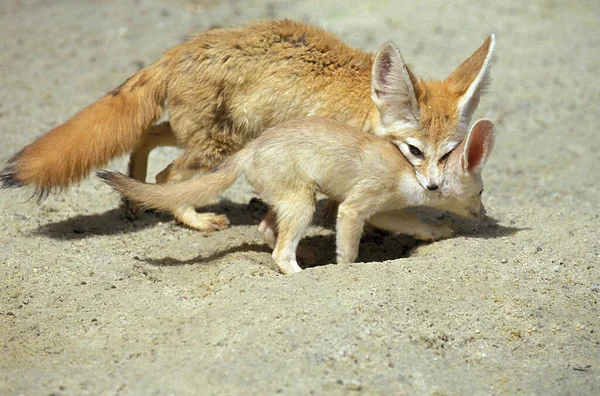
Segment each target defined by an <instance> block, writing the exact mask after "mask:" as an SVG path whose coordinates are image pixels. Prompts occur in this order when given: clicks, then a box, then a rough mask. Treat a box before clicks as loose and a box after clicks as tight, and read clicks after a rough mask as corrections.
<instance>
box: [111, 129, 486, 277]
mask: <svg viewBox="0 0 600 396" xmlns="http://www.w3.org/2000/svg"><path fill="white" fill-rule="evenodd" d="M492 144H493V125H492V123H491V122H490V121H488V120H480V121H478V122H477V123H475V125H474V126H473V128H472V129H471V131H470V133H469V136H468V137H467V139H466V140H465V142H463V144H461V146H459V147H458V148H457V149H456V150H455V151H454V152H453V153H452V155H451V156H450V158H449V160H448V164H447V168H448V169H446V173H447V178H446V181H445V183H444V184H443V185H442V187H441V188H440V190H439V191H435V192H431V191H426V190H424V189H423V188H421V186H420V185H419V182H418V181H417V180H416V178H415V174H414V170H413V168H412V166H411V165H410V164H409V163H408V161H407V160H406V158H405V157H404V155H403V154H402V153H401V152H400V150H398V148H397V147H396V145H394V144H393V143H392V142H391V141H390V140H388V139H385V138H379V137H376V136H373V135H369V134H367V133H364V132H361V131H360V130H357V129H356V128H353V127H351V126H349V125H347V124H343V123H341V122H338V121H334V120H331V119H327V118H320V117H312V118H306V119H302V120H293V121H288V122H285V123H282V124H280V125H278V126H275V127H273V128H270V129H268V130H266V131H265V132H264V133H263V134H262V135H261V136H260V137H258V138H257V139H255V140H254V141H252V142H251V143H250V144H248V145H247V146H246V148H244V149H243V150H241V151H240V152H238V153H237V154H235V155H233V156H232V157H230V158H229V159H227V160H226V161H224V162H223V163H221V164H220V165H219V166H218V167H217V168H215V169H214V170H212V171H211V172H209V173H207V174H205V175H203V176H200V177H199V178H197V179H192V180H188V181H184V182H180V183H173V184H163V185H150V184H145V183H141V182H139V181H136V180H134V179H132V178H128V177H127V176H125V175H122V174H119V173H113V172H104V173H100V174H99V176H100V177H101V178H103V179H104V180H105V181H106V182H107V183H108V184H109V185H110V186H111V187H113V188H114V189H115V190H117V191H118V192H120V193H121V194H123V195H124V196H126V197H127V198H129V199H131V200H133V201H135V202H137V203H139V204H140V205H141V206H143V207H152V208H157V209H161V210H168V211H176V210H180V209H182V208H188V207H193V206H203V205H205V204H207V203H208V202H210V201H211V200H212V199H214V198H215V197H217V196H218V195H219V194H220V193H222V192H223V191H224V190H225V189H226V188H227V187H229V186H230V185H231V184H233V182H234V181H235V180H236V179H237V177H239V176H240V175H242V174H244V175H245V176H246V179H247V180H248V182H249V183H250V184H251V185H252V186H253V187H254V188H255V189H256V191H257V192H258V194H259V195H260V197H261V198H262V199H263V200H264V201H265V202H266V203H267V204H268V205H269V206H270V207H271V209H272V212H271V213H269V214H268V215H267V218H266V219H265V221H264V222H263V224H261V228H262V232H263V234H264V235H265V239H266V240H267V243H269V244H270V245H272V246H274V251H273V258H274V260H275V262H276V263H277V265H278V266H279V268H280V269H281V271H282V272H283V273H293V272H298V271H300V270H301V268H300V266H299V265H298V263H297V260H296V248H297V246H298V243H299V241H300V239H301V238H302V237H303V235H304V233H305V232H306V229H307V228H308V226H309V225H310V223H311V220H312V217H313V213H314V210H315V200H316V194H317V192H321V193H323V194H326V195H327V196H328V197H329V198H331V199H332V200H335V201H336V202H339V203H340V204H339V208H338V214H337V224H336V230H337V236H336V245H337V262H339V263H349V262H353V261H354V260H355V259H356V257H357V254H358V245H359V240H360V236H361V234H362V231H363V226H364V224H365V222H366V221H367V220H369V219H371V222H372V223H373V224H375V225H376V226H379V227H382V228H386V229H388V230H391V231H399V232H408V233H411V234H413V235H415V234H416V235H417V236H419V237H425V238H431V239H437V238H440V237H445V236H448V234H449V232H450V230H449V229H447V228H436V227H433V226H426V225H425V224H424V223H421V222H418V221H417V220H416V219H415V218H409V217H408V215H407V214H405V213H394V212H393V211H397V210H401V209H403V208H406V207H408V206H417V205H428V206H434V207H438V208H442V209H446V210H450V211H452V212H454V213H457V214H459V215H463V216H468V217H472V218H479V217H481V216H482V215H483V205H482V203H481V191H482V181H481V167H482V166H483V164H484V162H485V159H486V158H487V156H488V155H489V152H490V151H491V149H492ZM384 212H390V213H388V214H386V215H382V213H384ZM394 216H395V217H396V218H395V219H394ZM274 221H276V223H277V227H276V230H277V231H276V232H275V228H274V227H273V226H272V225H270V223H272V222H274ZM415 224H417V225H416V226H415ZM411 228H412V229H413V231H411Z"/></svg>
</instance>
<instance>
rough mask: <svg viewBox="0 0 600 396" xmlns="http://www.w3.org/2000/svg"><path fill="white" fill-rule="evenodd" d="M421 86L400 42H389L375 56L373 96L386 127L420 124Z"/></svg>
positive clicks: (372, 81) (372, 84) (372, 82)
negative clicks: (407, 62)
mask: <svg viewBox="0 0 600 396" xmlns="http://www.w3.org/2000/svg"><path fill="white" fill-rule="evenodd" d="M419 92H420V87H419V81H418V79H417V78H416V77H415V76H414V75H413V74H412V72H411V71H410V69H409V68H408V66H406V63H404V59H402V55H401V54H400V50H399V49H398V47H397V46H396V44H394V43H392V42H391V41H389V42H387V43H385V44H384V45H383V46H382V47H381V48H380V49H379V51H378V52H377V55H375V61H374V62H373V71H372V80H371V98H372V99H373V102H375V105H376V106H377V109H378V110H379V116H380V118H381V123H382V125H383V126H384V127H387V126H390V125H392V124H394V123H395V122H398V121H400V122H402V123H406V124H410V125H412V126H415V127H416V126H418V123H419V105H418V104H417V97H416V95H415V94H419Z"/></svg>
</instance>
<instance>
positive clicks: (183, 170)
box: [156, 153, 229, 231]
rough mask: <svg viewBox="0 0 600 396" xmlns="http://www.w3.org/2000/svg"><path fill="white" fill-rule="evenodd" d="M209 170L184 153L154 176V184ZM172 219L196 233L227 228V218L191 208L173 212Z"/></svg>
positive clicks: (189, 176) (179, 179)
mask: <svg viewBox="0 0 600 396" xmlns="http://www.w3.org/2000/svg"><path fill="white" fill-rule="evenodd" d="M210 170H211V168H209V167H204V166H199V165H198V164H197V162H195V159H194V158H193V157H192V158H191V159H190V156H189V155H188V156H186V153H184V154H183V155H181V156H180V157H178V158H177V159H176V160H175V161H173V162H172V163H171V164H169V166H167V167H166V168H165V169H163V170H162V171H161V172H160V173H159V174H158V175H156V182H157V183H158V184H163V183H177V182H181V181H185V180H188V179H191V178H192V177H193V176H195V175H198V174H202V173H206V172H208V171H210ZM173 217H175V220H176V221H177V222H179V223H181V224H183V225H185V226H187V227H190V228H193V229H195V230H198V231H220V230H223V229H225V228H227V227H228V226H229V219H227V216H225V215H219V214H216V213H210V212H204V213H198V212H196V209H195V208H194V207H193V206H186V207H183V208H181V209H178V210H176V211H173Z"/></svg>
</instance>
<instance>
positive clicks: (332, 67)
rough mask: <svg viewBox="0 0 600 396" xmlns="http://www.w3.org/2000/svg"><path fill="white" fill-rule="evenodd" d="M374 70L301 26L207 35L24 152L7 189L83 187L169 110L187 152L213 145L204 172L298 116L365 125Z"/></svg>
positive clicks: (7, 177) (266, 24)
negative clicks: (264, 132)
mask: <svg viewBox="0 0 600 396" xmlns="http://www.w3.org/2000/svg"><path fill="white" fill-rule="evenodd" d="M371 66H372V55H370V54H367V53H364V52H361V51H359V50H355V49H353V48H351V47H350V46H348V45H346V44H345V43H344V42H342V41H341V40H340V39H339V38H337V37H336V36H335V35H333V34H331V33H327V32H325V31H324V30H322V29H320V28H317V27H313V26H309V25H305V24H302V23H297V22H293V21H288V20H283V21H258V22H254V23H251V24H248V25H246V26H244V27H242V28H239V29H217V30H212V31H207V32H203V33H201V34H199V35H198V36H196V37H194V38H192V39H191V40H190V41H188V42H185V43H182V44H180V45H177V46H175V47H173V48H171V49H170V50H168V51H166V52H165V54H164V55H163V56H162V58H161V59H160V60H158V61H157V62H155V63H154V64H152V65H151V66H149V67H148V68H145V69H143V70H141V71H139V72H138V73H136V74H135V75H133V76H132V77H130V78H129V79H128V80H127V81H125V82H124V83H123V84H122V85H121V86H119V87H118V88H116V89H114V90H113V91H111V92H110V93H108V94H107V95H106V96H104V97H103V98H101V99H100V100H98V101H97V102H95V103H93V104H91V105H89V106H88V107H86V108H84V109H83V110H82V111H81V112H79V113H78V114H76V115H75V116H74V117H72V118H71V119H69V120H68V121H67V122H65V123H64V124H62V125H59V126H57V127H56V128H54V129H52V130H50V131H49V132H47V133H46V134H44V135H42V136H41V137H39V138H38V139H37V140H35V141H34V142H33V143H31V144H29V145H27V146H26V147H25V148H23V149H22V150H21V151H20V152H19V153H17V154H16V155H14V156H13V157H12V158H11V159H10V160H9V162H8V165H7V166H6V167H5V168H4V169H3V170H2V171H1V172H0V186H1V187H22V186H26V185H31V186H33V187H35V189H36V193H37V194H38V195H40V196H43V195H45V194H47V193H49V192H50V191H52V190H61V189H64V188H66V187H68V186H69V185H70V184H73V183H76V182H79V181H80V180H81V179H83V178H84V177H86V176H87V175H88V174H89V173H90V171H91V170H93V169H94V168H98V167H101V166H103V165H106V163H107V162H108V161H109V160H111V159H112V158H114V157H116V156H118V155H121V154H124V153H127V152H130V151H132V150H134V148H135V147H136V146H137V145H138V143H139V141H140V139H141V138H142V136H143V135H144V132H145V131H146V130H147V129H148V128H149V127H150V126H151V125H152V124H153V123H154V122H156V120H158V119H159V118H160V117H161V115H162V114H163V111H164V110H165V106H166V107H168V110H169V118H170V121H171V125H172V126H173V130H172V133H173V134H174V135H175V138H176V141H177V143H178V145H179V146H181V147H183V148H187V147H188V146H191V148H190V151H193V150H197V151H198V150H199V151H202V150H203V147H194V146H198V140H203V139H207V140H210V143H211V144H210V145H208V144H207V146H210V147H205V148H204V149H205V150H204V153H203V154H201V153H198V155H199V156H204V157H206V158H204V160H203V162H204V163H203V164H202V165H203V166H199V168H200V167H210V166H213V165H215V164H216V163H218V162H220V161H222V160H223V159H225V158H226V157H227V156H229V155H231V154H232V153H233V152H235V151H237V150H239V149H240V148H241V147H242V146H243V145H244V144H245V143H246V142H247V141H248V140H250V139H251V138H253V137H255V136H256V135H257V134H259V133H260V132H261V131H262V130H263V129H265V128H267V127H269V126H272V125H274V124H276V123H279V122H281V121H284V120H287V119H290V118H294V117H301V116H305V115H309V114H315V113H316V114H323V113H327V114H330V115H332V116H334V117H336V118H341V119H344V120H346V121H348V122H350V123H352V124H357V123H360V124H362V123H364V122H365V121H366V120H365V116H366V115H367V113H368V110H370V107H372V106H369V105H368V102H369V101H370V97H369V94H370V91H369V89H370V73H371ZM307 74H311V75H315V76H317V75H318V76H320V77H322V78H321V79H319V80H312V81H311V80H309V81H308V82H312V85H310V84H307V83H306V81H304V82H302V81H301V80H302V79H303V78H304V79H305V80H306V77H307ZM338 99H342V100H338ZM347 103H353V106H345V104H347ZM365 105H366V111H365V110H363V111H361V112H359V114H357V112H356V111H355V108H359V107H361V106H362V107H363V108H365ZM360 126H362V125H360ZM199 128H203V131H200V130H199ZM199 132H204V135H205V136H203V137H202V136H197V135H199ZM215 143H217V144H215Z"/></svg>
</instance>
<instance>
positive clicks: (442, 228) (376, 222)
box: [367, 210, 455, 241]
mask: <svg viewBox="0 0 600 396" xmlns="http://www.w3.org/2000/svg"><path fill="white" fill-rule="evenodd" d="M367 222H368V223H369V224H371V225H373V226H375V227H378V228H382V229H384V230H387V231H392V232H397V233H399V234H404V235H410V236H413V237H415V238H417V239H421V240H426V241H436V240H438V239H444V238H449V237H451V236H452V235H453V234H454V233H455V231H454V229H453V228H452V227H450V226H449V225H448V224H429V223H426V222H424V221H423V220H421V219H420V218H419V217H418V216H417V215H415V214H413V213H407V212H405V211H401V210H395V211H391V212H383V213H378V214H376V215H374V216H372V217H371V218H369V220H367Z"/></svg>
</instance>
